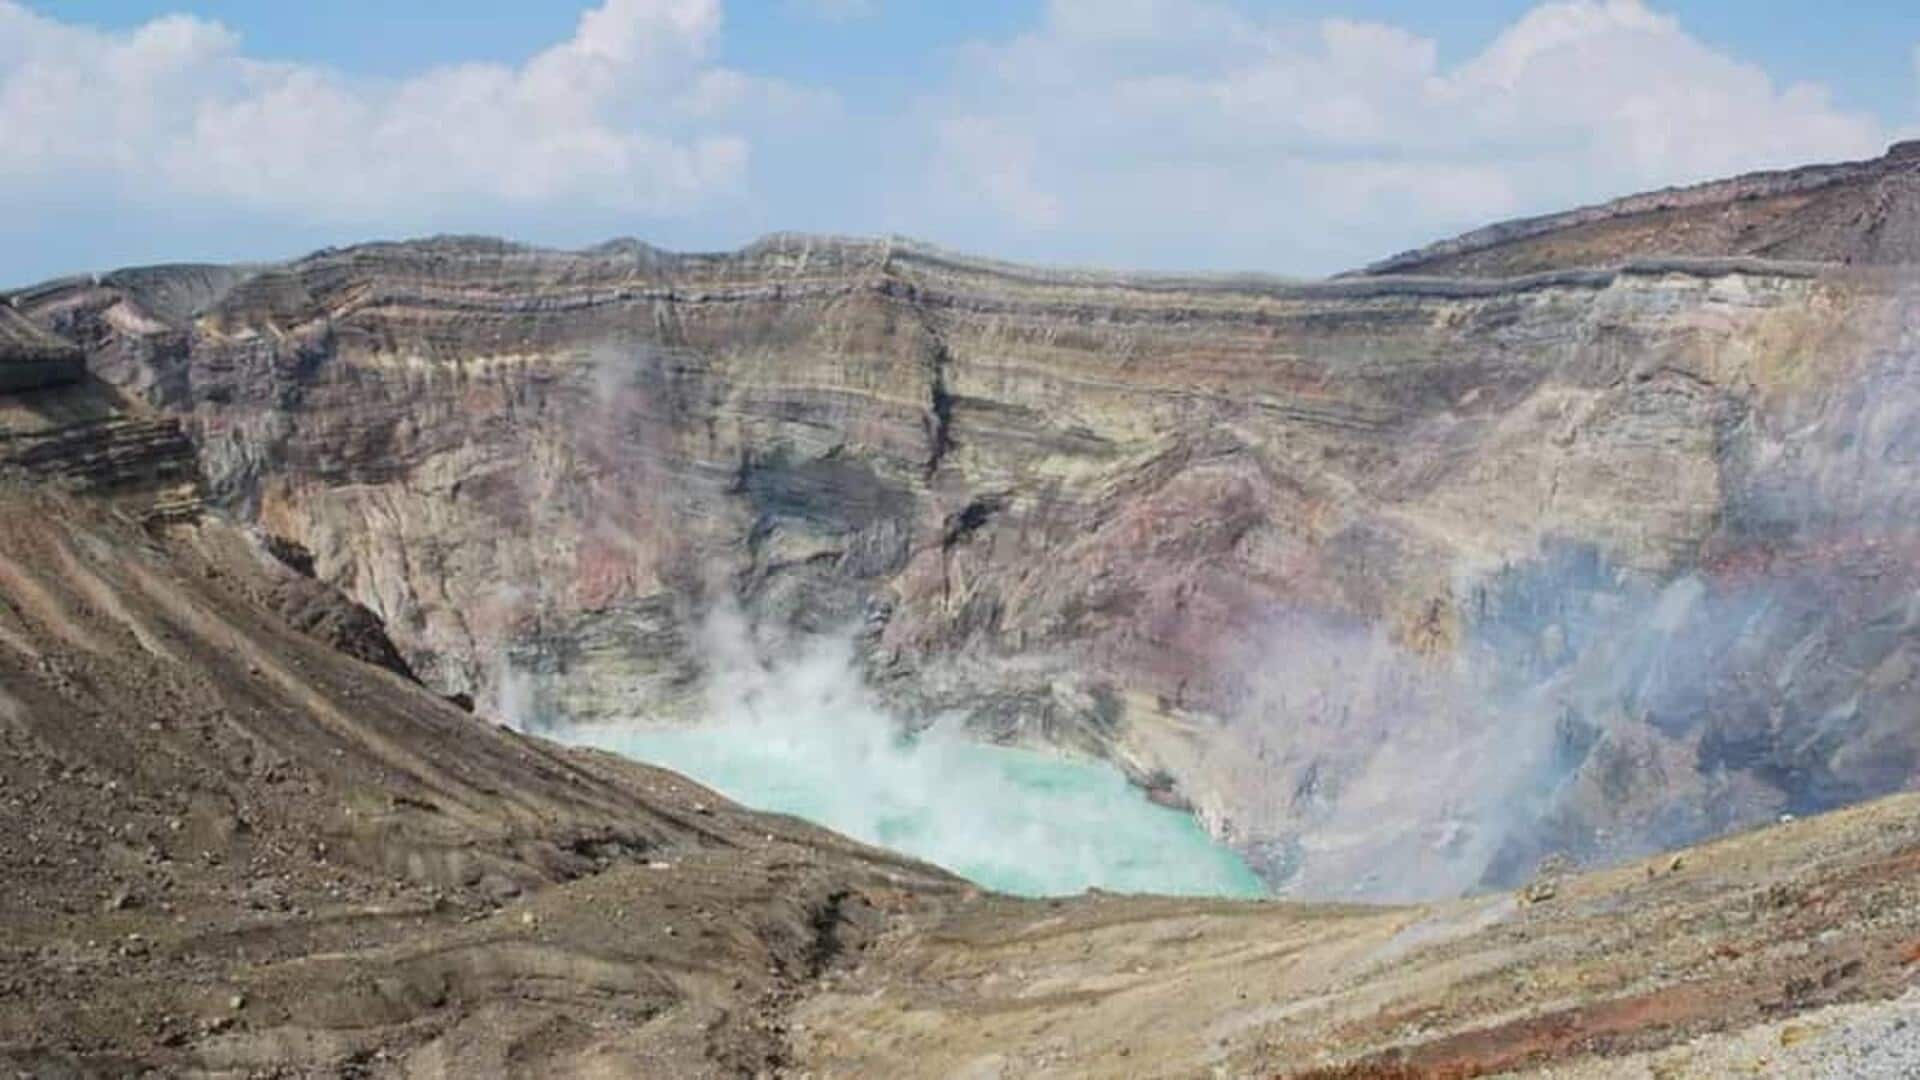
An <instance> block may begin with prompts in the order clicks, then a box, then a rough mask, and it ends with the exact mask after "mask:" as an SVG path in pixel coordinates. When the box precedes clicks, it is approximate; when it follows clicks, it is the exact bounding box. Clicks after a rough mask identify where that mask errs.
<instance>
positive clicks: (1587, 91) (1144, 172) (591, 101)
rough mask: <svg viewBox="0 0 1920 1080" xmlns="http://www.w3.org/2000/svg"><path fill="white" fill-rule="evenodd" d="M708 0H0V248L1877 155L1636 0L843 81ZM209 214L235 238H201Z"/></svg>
mask: <svg viewBox="0 0 1920 1080" xmlns="http://www.w3.org/2000/svg"><path fill="white" fill-rule="evenodd" d="M182 2H183V3H190V0H182ZM580 2H582V3H585V2H587V0H580ZM783 2H784V3H786V4H789V5H791V10H796V11H798V10H801V9H805V10H806V11H807V12H809V13H810V14H812V15H817V16H829V17H854V16H859V15H863V14H872V13H874V12H875V11H877V10H878V4H879V0H783ZM722 3H723V0H600V2H599V3H598V6H595V7H593V8H591V9H590V10H588V11H586V12H585V14H583V15H582V16H581V18H580V19H579V21H578V23H577V25H576V27H575V29H574V32H573V34H572V36H570V37H569V38H568V39H567V40H565V41H563V42H560V43H558V44H555V45H552V46H551V47H549V48H546V49H545V50H544V51H540V52H537V53H535V54H534V55H532V56H531V57H530V58H529V59H527V60H526V61H524V62H523V63H519V64H517V65H512V64H496V63H472V64H457V65H451V66H442V67H436V68H431V69H426V70H421V71H419V72H416V73H412V74H409V75H407V76H405V77H401V78H392V79H376V78H370V77H360V76H354V75H349V74H346V73H343V72H340V71H336V70H331V69H328V68H325V67H321V66H314V65H306V64H287V63H274V62H266V61H263V60H260V59H258V58H257V57H253V56H250V55H249V54H248V53H247V51H246V48H245V46H244V44H243V42H241V41H240V40H239V38H238V37H237V36H236V35H235V34H234V33H233V32H231V31H230V30H228V29H226V28H225V27H223V26H221V25H220V24H218V23H214V22H210V21H207V20H203V19H197V18H193V17H188V16H171V17H167V18H162V19H157V20H154V21H152V22H150V23H147V24H146V25H144V26H141V27H139V28H138V29H135V30H132V31H127V32H105V31H101V30H97V29H92V28H88V27H83V26H80V25H76V24H73V23H68V22H64V21H61V20H59V19H56V18H52V17H49V16H46V15H40V14H35V13H34V12H33V11H30V10H28V9H27V8H26V7H25V6H24V5H23V4H22V3H21V2H20V0H0V200H6V201H7V204H8V205H11V206H13V207H14V208H16V213H15V214H14V215H12V216H11V217H8V218H5V219H4V220H0V230H4V231H0V239H5V240H6V241H7V242H6V243H4V244H0V276H4V277H8V278H13V277H26V276H31V275H32V274H35V273H44V272H52V271H64V270H68V269H72V268H73V267H74V266H79V265H101V264H104V263H109V262H118V261H125V260H127V259H129V258H136V257H180V256H186V255H196V256H206V257H234V255H235V254H236V252H238V251H240V250H246V251H250V252H253V253H255V254H257V255H260V256H268V255H276V254H284V253H286V252H288V251H289V250H293V249H295V248H296V247H297V246H300V245H303V244H311V243H313V242H315V240H316V239H321V238H323V239H324V242H329V243H332V242H347V241H350V240H354V239H359V238H362V237H364V236H366V235H368V234H371V233H376V232H377V233H383V234H393V233H420V232H427V231H435V230H439V229H443V228H454V229H461V230H473V231H491V232H502V233H508V234H513V235H517V236H519V237H521V238H524V239H528V240H533V241H547V242H559V243H578V242H586V241H588V240H590V239H591V238H594V237H598V236H602V235H606V234H610V233H613V232H637V233H641V234H643V235H647V236H650V237H653V238H656V239H661V240H663V241H664V242H666V243H670V244H679V245H682V246H705V245H712V246H723V245H731V244H736V243H739V242H742V241H744V240H745V239H747V238H748V237H749V236H750V235H752V234H753V233H755V232H760V231H767V230H772V229H782V228H804V229H816V230H822V231H846V232H885V231H898V232H906V233H911V234H915V235H921V236H926V237H928V238H930V239H935V240H940V241H944V242H947V243H951V244H955V245H956V246H961V247H965V248H968V249H972V250H979V251H982V252H985V253H988V254H994V255H1002V256H1006V257H1012V258H1027V259H1036V260H1044V261H1078V262H1093V263H1108V264H1118V265H1132V266H1161V267H1165V268H1168V269H1179V268H1187V267H1211V268H1228V267H1234V268H1253V269H1270V270H1278V271H1286V272H1319V271H1329V270H1336V269H1341V268H1345V267H1349V266H1354V265H1358V264H1360V263H1363V262H1366V261H1368V260H1370V259H1372V258H1376V257H1380V256H1384V255H1387V254H1391V253H1392V252H1393V251H1395V250H1398V249H1400V248H1404V247H1407V246H1410V245H1413V244H1418V243H1421V242H1424V241H1426V240H1429V239H1433V238H1437V237H1439V236H1443V235H1446V234H1448V233H1451V232H1454V231H1458V230H1460V229H1464V228H1470V227H1473V226H1476V225H1480V224H1483V223H1486V222H1488V221H1492V220H1496V219H1499V218H1504V217H1509V216H1513V215H1516V214H1523V213H1534V212H1543V211H1549V210H1555V209H1560V208H1563V207H1567V206H1570V205H1575V204H1578V203H1582V202H1589V201H1593V200H1596V199H1601V198H1606V197H1609V196H1613V195H1617V194H1624V193H1628V192H1632V191H1639V190H1644V189H1646V188H1649V187H1656V186H1660V185H1664V184H1669V183H1680V182H1686V181H1691V180H1700V179H1707V178H1711V177H1716V176H1723V175H1729V174H1733V173H1737V172H1741V171H1744V170H1747V169H1753V168H1760V167H1768V166H1786V165H1794V164H1800V163H1805V162H1813V161H1824V160H1835V159H1841V158H1850V157H1864V156H1871V155H1873V154H1876V153H1878V152H1879V151H1880V150H1881V149H1882V148H1883V147H1884V146H1885V144H1886V143H1887V142H1888V141H1890V140H1891V138H1892V137H1893V136H1894V134H1895V133H1894V132H1893V131H1891V130H1889V129H1888V127H1887V126H1886V125H1883V123H1882V122H1881V121H1879V120H1877V119H1875V118H1873V117H1871V116H1867V115H1864V114H1859V113H1852V112H1848V111H1847V110H1845V109H1842V108H1840V107H1839V106H1837V105H1836V104H1835V103H1834V102H1833V101H1832V100H1831V99H1830V98H1829V96H1828V95H1827V93H1826V92H1825V91H1824V90H1823V89H1822V88H1820V87H1818V86H1811V85H1781V84H1779V83H1777V82H1775V81H1774V80H1772V79H1771V78H1770V77H1769V76H1768V74H1767V73H1766V72H1765V71H1764V70H1762V69H1761V68H1759V67H1756V66H1754V65H1751V64H1748V63H1743V62H1741V61H1739V60H1738V59H1736V58H1734V57H1731V56H1728V55H1726V54H1723V53H1720V52H1718V51H1716V50H1715V49H1713V48H1712V47H1710V46H1708V45H1706V44H1704V43H1702V42H1701V41H1699V40H1697V39H1695V38H1693V37H1692V36H1691V35H1689V34H1688V33H1687V31H1686V30H1685V28H1684V27H1683V26H1682V25H1681V24H1680V23H1679V22H1678V21H1676V20H1675V19H1673V18H1672V17H1670V16H1667V15H1665V14H1662V13H1660V12H1659V11H1656V10H1654V9H1652V8H1649V7H1648V6H1646V4H1645V3H1644V2H1643V0H1555V2H1549V3H1544V4H1542V5H1541V6H1539V7H1536V8H1534V9H1533V10H1532V11H1530V12H1528V13H1527V14H1525V15H1524V16H1522V17H1521V18H1519V19H1518V20H1516V21H1515V22H1514V23H1512V24H1511V25H1510V26H1508V27H1507V28H1506V29H1505V30H1504V32H1502V33H1501V34H1500V35H1499V36H1498V37H1497V38H1496V39H1495V40H1493V41H1491V42H1489V43H1487V44H1486V45H1485V47H1484V48H1482V49H1480V50H1479V51H1478V53H1477V54H1475V55H1471V56H1468V57H1465V58H1464V59H1461V60H1458V61H1451V62H1448V61H1443V60H1442V58H1441V55H1440V51H1439V49H1438V48H1437V46H1436V44H1435V43H1434V42H1433V41H1431V40H1429V39H1427V38H1424V37H1422V36H1420V35H1419V34H1417V33H1414V32H1412V31H1410V30H1408V29H1406V28H1404V27H1399V26H1392V25H1386V24H1382V23H1375V22H1362V21H1355V20H1349V19H1326V20H1321V21H1317V22H1309V21H1302V20H1298V19H1284V18H1277V17H1271V16H1268V15H1260V14H1255V13H1254V9H1255V8H1256V6H1261V7H1270V5H1256V4H1255V3H1254V2H1253V0H1050V2H1047V3H1045V4H1044V6H1043V7H1041V8H1040V9H1039V11H1038V14H1037V15H1036V16H1035V18H1034V20H1033V24H1032V26H1031V28H1030V29H1029V30H1027V31H1026V32H1024V33H1020V34H1017V35H1014V36H1012V37H1008V38H1005V39H1000V40H995V41H988V42H976V43H973V44H971V45H967V46H965V47H963V48H961V49H960V50H959V51H958V54H957V55H958V62H957V63H955V64H954V65H953V66H952V67H951V68H950V69H941V68H938V67H935V66H933V65H929V66H928V67H927V69H926V73H925V74H924V75H922V76H920V77H919V81H918V83H917V84H916V85H914V86H912V87H911V88H904V89H905V92H895V91H888V92H881V93H875V92H873V90H872V87H871V86H870V85H868V84H867V83H863V82H861V81H859V80H851V81H850V85H861V86H865V87H867V88H866V89H863V90H862V91H860V95H859V96H858V97H857V98H851V99H850V100H849V101H848V102H847V103H846V105H845V107H843V106H842V104H841V103H840V102H839V101H837V100H836V99H835V98H834V97H833V96H832V95H831V94H829V93H826V92H824V91H821V90H818V89H814V88H809V87H803V86H796V85H793V84H790V83H785V82H781V81H779V80H777V79H771V78H767V77H764V76H762V75H759V74H756V73H753V72H747V71H740V70H735V69H732V68H729V67H727V66H726V65H724V64H723V63H721V62H720V60H719V59H718V57H719V53H720V35H721V32H722V27H721V23H722V15H723V12H722ZM46 10H54V9H53V8H52V7H51V5H48V6H47V7H46ZM1915 63H1916V71H1920V50H1917V51H1916V58H1915ZM75 208H81V209H83V210H84V213H82V214H79V215H75V214H73V213H72V211H73V210H74V209H75ZM235 220H244V221H246V222H247V223H248V224H247V227H246V230H247V231H246V232H245V233H244V236H245V237H249V238H253V239H244V240H243V239H224V238H217V237H211V236H210V237H209V238H208V239H206V240H204V241H202V240H199V239H196V238H197V237H199V236H201V235H202V234H204V233H205V229H204V227H203V226H204V223H207V222H213V223H215V224H216V225H218V224H221V223H227V222H231V221H235ZM170 221H179V222H183V223H184V222H188V221H191V222H194V223H196V224H194V225H186V224H182V225H180V226H179V227H178V228H177V229H174V230H173V231H171V232H169V231H167V230H168V228H169V226H168V225H167V222H170ZM136 232H138V233H140V234H142V235H144V236H146V237H147V239H146V240H145V241H143V242H142V245H143V246H140V247H138V248H135V247H131V246H130V245H129V243H128V242H127V241H126V240H125V239H124V238H125V237H127V236H129V235H131V234H133V233H136ZM223 235H241V234H240V233H238V232H235V233H233V234H223ZM182 237H184V238H185V239H186V241H187V242H186V243H184V244H183V243H182V242H181V238H182Z"/></svg>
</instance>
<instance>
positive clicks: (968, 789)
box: [563, 720, 1266, 898]
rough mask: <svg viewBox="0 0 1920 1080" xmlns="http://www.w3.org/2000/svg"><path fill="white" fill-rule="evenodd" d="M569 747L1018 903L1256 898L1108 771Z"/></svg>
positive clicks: (860, 753)
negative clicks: (667, 775)
mask: <svg viewBox="0 0 1920 1080" xmlns="http://www.w3.org/2000/svg"><path fill="white" fill-rule="evenodd" d="M563 737H564V738H565V739H567V741H570V742H574V743H577V744H580V745H588V746H597V747H600V748H601V749H605V750H611V751H613V752H615V753H618V754H621V755H624V756H626V757H630V758H633V759H635V760H638V761H644V762H647V763H649V764H653V765H659V766H662V767H665V768H669V769H672V770H674V771H676V772H680V773H684V774H685V775H687V776H690V777H692V778H693V779H695V780H698V781H700V782H701V783H703V784H706V785H707V786H709V787H712V788H714V789H715V790H717V791H719V792H721V793H722V794H724V795H726V796H727V797H729V798H731V799H733V800H735V801H737V802H740V803H742V804H744V805H747V806H750V807H754V808H756V809H760V810H770V811H775V812H778V813H785V814H792V815H794V816H795V817H799V818H804V819H806V820H808V821H812V822H815V823H817V824H819V825H823V826H825V827H827V828H829V829H833V830H834V831H836V832H840V833H843V834H845V835H847V836H851V837H853V838H855V839H858V840H862V841H865V842H867V843H870V844H875V845H878V846H881V847H885V848H890V849H892V850H894V851H899V852H902V853H905V854H908V855H912V856H914V857H916V858H920V859H924V860H926V861H927V862H930V863H933V864H935V865H937V866H941V867H944V868H946V869H948V870H951V871H953V872H954V873H956V874H959V875H961V876H962V877H965V878H967V879H968V880H970V881H973V882H975V883H977V884H979V885H982V886H984V887H986V888H989V889H994V890H998V891H1001V892H1007V893H1014V894H1017V895H1023V896H1062V895H1070V894H1074V893H1078V892H1082V891H1084V890H1086V889H1088V888H1090V887H1097V888H1101V889H1106V890H1109V891H1113V892H1126V893H1159V894H1166V895H1179V896H1219V897H1237V898H1254V897H1260V896H1264V895H1266V889H1265V888H1264V887H1263V886H1262V884H1261V882H1260V880H1259V879H1258V878H1257V877H1255V876H1254V874H1253V872H1252V871H1250V870H1249V869H1248V868H1247V866H1246V864H1245V863H1244V862H1243V861H1242V860H1241V859H1240V857H1239V856H1238V855H1236V854H1234V853H1233V852H1232V851H1231V850H1230V849H1228V848H1226V847H1225V846H1223V845H1221V844H1220V843H1218V842H1216V841H1215V840H1214V839H1213V838H1212V837H1211V836H1209V835H1208V834H1207V832H1206V830H1205V829H1203V828H1201V827H1200V825H1199V823H1198V822H1196V821H1195V820H1194V819H1193V817H1192V816H1191V815H1189V814H1184V813H1181V812H1179V811H1177V810H1171V809H1168V808H1166V807H1163V806H1159V805H1157V804H1155V803H1153V802H1151V801H1149V800H1148V799H1147V797H1146V796H1145V794H1144V793H1142V792H1141V791H1140V790H1139V789H1138V788H1136V787H1134V786H1133V785H1132V784H1130V783H1128V782H1127V781H1126V779H1125V778H1124V777H1123V776H1121V775H1120V774H1119V773H1118V772H1117V771H1116V770H1114V769H1112V768H1110V767H1107V766H1105V765H1100V764H1095V763H1089V762H1081V761H1075V760H1070V759H1066V758H1061V757H1055V756H1052V755H1048V754H1043V753H1037V752H1034V751H1030V750H1021V749H1013V748H1008V747H1000V746H989V745H985V744H982V743H978V742H973V741H970V740H967V739H964V738H961V737H957V736H949V735H945V734H943V733H941V732H939V731H937V730H936V731H933V732H928V733H923V734H921V735H919V736H917V737H913V738H903V737H901V736H899V735H897V734H895V733H894V732H893V731H890V730H889V731H881V730H878V729H877V728H876V727H875V726H874V725H871V724H863V723H860V722H858V721H857V720H856V721H855V722H854V723H851V724H847V725H845V726H841V725H826V724H807V725H804V726H802V727H801V728H799V729H797V730H796V729H793V728H790V727H788V726H786V725H775V724H767V723H719V724H710V725H703V726H699V727H690V728H668V727H647V726H622V727H617V728H591V727H583V728H575V729H572V730H570V731H567V732H565V733H564V735H563Z"/></svg>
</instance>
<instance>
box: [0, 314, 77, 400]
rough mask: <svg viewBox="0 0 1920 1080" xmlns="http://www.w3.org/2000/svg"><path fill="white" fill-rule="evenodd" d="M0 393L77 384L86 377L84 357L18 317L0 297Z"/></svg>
mask: <svg viewBox="0 0 1920 1080" xmlns="http://www.w3.org/2000/svg"><path fill="white" fill-rule="evenodd" d="M0 301H4V302H0V394H5V393H18V392H20V391H23V390H33V389H37V388H39V387H42V386H57V385H59V384H62V383H72V382H78V381H79V380H80V379H81V378H82V377H83V376H85V375H86V371H87V367H86V355H85V354H84V353H83V352H81V351H80V349H79V348H78V347H77V346H75V345H73V344H72V343H70V342H66V341H62V340H60V339H59V338H57V337H54V336H53V335H52V334H48V333H46V332H44V331H42V330H41V329H40V328H39V327H37V326H35V325H34V324H33V323H30V322H28V321H27V320H26V319H24V318H21V317H20V315H19V314H18V313H17V312H15V311H14V310H13V306H12V303H11V301H7V300H6V298H4V297H0Z"/></svg>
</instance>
